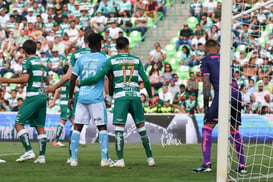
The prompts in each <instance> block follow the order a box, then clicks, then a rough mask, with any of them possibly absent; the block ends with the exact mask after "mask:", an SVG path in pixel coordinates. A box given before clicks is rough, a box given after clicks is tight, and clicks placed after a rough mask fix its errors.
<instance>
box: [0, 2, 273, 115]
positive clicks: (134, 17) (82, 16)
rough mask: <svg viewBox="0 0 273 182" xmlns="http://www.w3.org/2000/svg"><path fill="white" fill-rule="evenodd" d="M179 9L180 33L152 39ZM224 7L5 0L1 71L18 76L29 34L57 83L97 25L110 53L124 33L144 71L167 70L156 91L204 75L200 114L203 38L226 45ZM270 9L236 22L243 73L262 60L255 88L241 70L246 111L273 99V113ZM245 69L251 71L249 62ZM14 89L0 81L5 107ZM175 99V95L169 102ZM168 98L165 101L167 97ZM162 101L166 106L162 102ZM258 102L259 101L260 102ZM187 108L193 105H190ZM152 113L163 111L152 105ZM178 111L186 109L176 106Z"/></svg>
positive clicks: (0, 18)
mask: <svg viewBox="0 0 273 182" xmlns="http://www.w3.org/2000/svg"><path fill="white" fill-rule="evenodd" d="M53 2H54V3H53ZM175 3H176V4H175ZM182 3H185V4H182ZM242 8H247V4H244V0H236V1H235V4H234V8H233V9H234V14H236V13H239V12H241V10H242ZM178 9H180V10H181V9H182V10H183V12H182V13H183V18H182V16H177V17H179V18H181V19H180V20H179V21H177V23H176V22H174V23H172V26H171V27H172V28H173V29H172V31H174V32H176V33H172V34H169V32H170V31H169V32H168V35H166V37H165V39H164V38H162V39H157V40H156V39H155V38H154V39H153V37H152V36H153V34H154V35H155V34H156V33H153V34H152V33H151V32H155V30H156V31H160V32H161V33H162V31H164V29H162V30H161V29H160V30H158V27H157V26H158V25H159V26H160V27H162V28H164V26H166V27H167V26H170V25H167V23H166V22H167V21H166V22H165V23H164V24H163V22H164V19H167V18H170V16H171V18H174V19H175V18H176V15H178V13H177V14H174V13H175V11H176V10H178ZM221 10H222V7H221V1H220V0H192V1H185V2H184V1H174V0H173V1H171V0H166V1H164V0H137V1H134V0H131V1H129V0H127V1H126V0H120V1H111V0H78V1H77V0H69V1H68V0H60V1H56V2H55V1H52V0H36V1H35V0H29V1H23V0H18V1H6V0H4V1H2V3H0V27H1V29H0V45H1V49H0V73H1V76H3V77H17V76H18V75H19V74H20V71H21V70H22V68H21V64H22V61H23V59H24V55H23V51H22V48H21V46H22V43H23V42H24V41H25V40H27V39H31V40H35V41H36V42H37V45H38V51H37V53H36V54H37V56H39V57H41V59H42V61H43V64H45V65H46V66H47V67H48V68H49V70H50V75H51V79H52V82H51V83H52V84H54V83H55V82H56V81H58V79H59V78H60V77H61V74H62V66H64V65H67V64H68V63H69V58H70V56H71V54H72V53H73V52H75V51H76V50H77V49H79V48H81V47H83V45H84V42H83V35H84V32H85V30H88V29H93V30H94V31H96V32H99V33H101V34H102V35H103V36H104V43H103V48H102V50H103V51H104V52H105V53H106V54H108V56H114V55H116V54H117V50H116V49H115V39H116V38H117V37H119V36H126V37H128V38H129V40H130V48H131V49H132V50H134V49H135V48H136V47H137V45H142V46H141V48H140V47H138V49H139V52H140V53H141V54H142V55H141V58H142V60H143V64H144V65H145V68H146V73H147V74H148V75H149V73H150V72H151V69H152V66H151V65H152V63H153V62H157V63H158V64H157V65H158V67H159V69H158V72H159V74H160V75H163V76H164V77H162V78H158V82H157V84H156V86H155V88H154V93H155V94H157V93H161V92H162V88H161V87H162V86H165V85H169V87H170V85H171V84H173V83H174V85H176V86H177V87H180V86H181V85H182V84H184V85H185V86H187V80H188V79H189V78H190V74H193V75H194V76H195V77H196V80H198V82H197V83H196V84H197V85H196V86H197V87H198V91H197V92H196V91H195V92H194V93H195V94H196V95H195V99H194V100H195V101H198V102H196V103H197V104H196V105H195V106H196V108H197V109H193V110H194V111H193V112H196V113H200V112H202V81H201V78H200V70H199V62H200V59H201V58H202V56H203V55H204V43H205V41H206V40H207V39H215V40H216V41H218V42H219V43H220V32H221V27H220V16H219V15H220V13H221ZM272 14H273V7H272V6H271V7H266V8H265V9H264V10H263V11H258V12H256V14H255V15H254V16H251V17H243V18H242V20H241V21H240V22H239V21H238V22H234V27H233V30H234V39H235V42H234V56H233V57H234V60H233V63H234V65H238V67H239V68H240V69H242V73H244V67H246V65H249V64H251V63H250V61H251V60H252V58H253V56H256V58H255V63H254V64H257V63H258V64H259V66H258V67H257V70H254V72H255V73H257V75H258V76H256V77H255V75H253V77H252V79H253V80H254V86H253V89H252V86H251V83H250V82H251V80H250V79H249V78H246V77H245V76H244V75H241V74H238V75H237V80H238V83H239V85H240V86H241V87H242V88H244V89H247V92H246V94H245V95H244V99H245V100H244V102H245V107H244V112H248V113H249V112H252V113H260V112H259V111H258V110H257V108H261V107H262V106H263V105H267V106H268V107H269V111H268V112H269V113H273V102H272V99H273V95H272V93H273V79H272V58H273V57H272V54H273V33H272V30H273V24H272V20H273V16H272ZM180 15H181V12H180ZM163 17H164V18H163ZM160 19H161V20H162V21H160ZM155 23H158V24H155ZM177 27H178V28H177ZM257 27H258V28H257ZM259 27H262V31H259V30H260V29H259ZM155 28H156V29H155ZM176 28H177V29H176ZM166 31H168V30H166ZM250 31H251V32H252V33H250ZM170 36H171V37H170ZM241 37H244V39H242V38H241ZM248 38H249V40H248ZM147 40H149V41H151V49H150V50H148V49H147V47H146V48H144V47H145V46H144V45H145V44H147ZM144 41H145V42H144ZM155 44H159V45H160V50H158V51H156V48H155V49H154V48H152V46H153V45H155ZM253 44H254V45H255V46H256V45H258V46H257V47H259V49H258V50H256V49H254V48H253V46H251V45H253ZM153 49H154V50H153ZM145 51H146V52H145ZM149 51H151V52H149ZM144 52H145V54H146V53H147V58H144V57H143V56H144V55H145V54H144ZM133 53H134V52H133ZM154 57H156V58H159V59H160V61H156V60H153V59H154ZM253 59H254V58H253ZM167 63H169V64H167ZM247 63H249V64H247ZM165 65H170V66H171V67H172V71H171V73H172V74H171V75H168V76H166V71H167V70H165V69H166V67H165ZM246 70H249V66H248V67H247V68H246ZM246 70H245V71H246ZM264 72H267V75H268V76H267V77H266V78H265V77H264V78H262V77H261V74H262V73H264ZM259 74H260V75H259ZM177 78H178V79H177ZM267 79H268V80H267ZM261 81H262V82H261ZM261 83H262V84H263V85H264V86H263V87H264V88H265V90H267V91H268V92H269V96H270V99H269V101H266V100H268V99H267V98H266V99H264V100H261V101H260V103H256V102H257V101H252V100H251V98H252V97H254V96H253V95H255V94H254V93H256V92H257V91H253V90H255V88H258V87H259V85H262V84H261ZM154 84H155V83H154ZM14 89H16V90H18V89H21V88H19V87H18V86H16V85H1V89H0V109H1V111H10V110H12V108H11V107H10V105H9V103H11V101H12V98H11V91H12V90H14ZM186 92H187V93H186V99H190V98H189V95H192V90H191V89H190V87H188V86H187V88H186ZM212 94H213V93H212ZM17 95H18V92H17ZM173 95H175V94H173ZM146 96H147V95H146ZM18 98H19V96H16V99H18ZM48 98H49V99H50V98H52V95H49V97H48ZM173 99H174V98H169V100H173ZM13 100H14V99H13ZM254 100H255V99H254ZM165 101H166V102H167V101H168V99H167V100H165ZM185 103H186V102H184V103H183V104H185ZM187 103H188V102H187ZM146 104H147V103H146ZM161 104H162V106H163V105H164V102H163V103H161ZM183 104H182V105H183ZM256 105H258V106H257V107H256ZM184 106H185V107H186V108H187V105H184ZM250 106H252V110H249V107H250ZM12 107H13V106H12ZM56 107H58V106H56ZM158 107H159V106H158ZM247 107H248V108H247ZM255 108H256V110H255ZM52 110H54V109H52ZM55 110H58V109H55ZM171 111H172V109H171ZM147 112H157V111H156V110H149V109H148V110H147ZM173 112H184V111H183V110H181V109H180V108H179V107H177V108H175V109H174V110H173Z"/></svg>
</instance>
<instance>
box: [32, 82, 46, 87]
mask: <svg viewBox="0 0 273 182" xmlns="http://www.w3.org/2000/svg"><path fill="white" fill-rule="evenodd" d="M45 86H46V84H45V83H41V82H33V83H32V87H36V88H41V87H45Z"/></svg>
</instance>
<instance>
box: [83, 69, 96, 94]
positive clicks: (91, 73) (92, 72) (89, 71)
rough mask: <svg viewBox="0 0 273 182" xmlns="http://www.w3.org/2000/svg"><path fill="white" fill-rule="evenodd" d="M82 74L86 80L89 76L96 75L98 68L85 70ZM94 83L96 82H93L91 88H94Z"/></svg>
mask: <svg viewBox="0 0 273 182" xmlns="http://www.w3.org/2000/svg"><path fill="white" fill-rule="evenodd" d="M82 75H83V76H82V78H81V80H84V79H86V78H89V77H91V76H95V75H96V70H83V71H82ZM94 85H95V84H92V86H91V89H92V88H94Z"/></svg>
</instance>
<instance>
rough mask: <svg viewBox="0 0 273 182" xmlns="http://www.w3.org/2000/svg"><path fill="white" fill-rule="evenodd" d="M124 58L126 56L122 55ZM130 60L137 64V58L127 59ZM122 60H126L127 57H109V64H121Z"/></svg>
mask: <svg viewBox="0 0 273 182" xmlns="http://www.w3.org/2000/svg"><path fill="white" fill-rule="evenodd" d="M124 58H126V57H124ZM132 60H133V63H134V64H139V59H135V58H131V59H129V61H130V62H132ZM123 61H128V59H127V60H125V59H122V57H118V58H117V59H111V64H112V65H115V64H122V62H123ZM129 61H128V62H129Z"/></svg>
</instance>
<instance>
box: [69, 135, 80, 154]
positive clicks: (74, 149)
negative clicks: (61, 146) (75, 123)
mask: <svg viewBox="0 0 273 182" xmlns="http://www.w3.org/2000/svg"><path fill="white" fill-rule="evenodd" d="M80 134H81V133H80V132H79V131H77V130H73V133H72V136H71V146H70V148H71V157H72V158H73V159H77V158H78V148H79V141H80Z"/></svg>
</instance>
